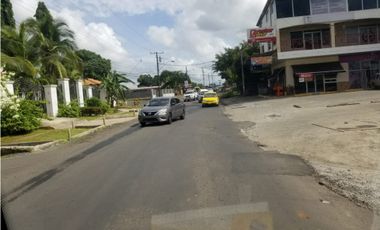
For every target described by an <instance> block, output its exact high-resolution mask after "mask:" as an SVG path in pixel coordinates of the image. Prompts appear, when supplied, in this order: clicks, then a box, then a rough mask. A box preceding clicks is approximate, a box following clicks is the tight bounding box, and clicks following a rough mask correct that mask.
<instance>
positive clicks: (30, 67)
mask: <svg viewBox="0 0 380 230" xmlns="http://www.w3.org/2000/svg"><path fill="white" fill-rule="evenodd" d="M39 35H40V34H39V29H38V27H37V25H36V23H35V21H34V20H33V19H28V20H25V21H23V22H22V23H21V24H20V26H19V28H18V29H16V28H12V27H9V26H3V27H2V28H1V59H2V60H1V62H2V64H3V65H5V68H6V69H7V70H11V71H14V72H16V73H19V74H22V75H24V76H26V77H36V75H37V73H38V69H37V68H36V63H37V55H35V54H36V53H37V52H38V45H37V44H38V43H39V40H40V39H41V36H39Z"/></svg>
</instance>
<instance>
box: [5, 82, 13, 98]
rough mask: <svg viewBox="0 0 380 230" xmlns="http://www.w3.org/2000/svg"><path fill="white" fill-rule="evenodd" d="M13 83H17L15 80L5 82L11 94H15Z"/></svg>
mask: <svg viewBox="0 0 380 230" xmlns="http://www.w3.org/2000/svg"><path fill="white" fill-rule="evenodd" d="M13 83H15V82H14V81H7V82H6V83H5V88H7V91H8V94H9V95H14V94H15V90H14V87H13Z"/></svg>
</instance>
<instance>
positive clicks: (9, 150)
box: [1, 117, 137, 157]
mask: <svg viewBox="0 0 380 230" xmlns="http://www.w3.org/2000/svg"><path fill="white" fill-rule="evenodd" d="M136 120H137V117H136V118H133V119H131V120H128V121H125V122H120V123H114V124H109V125H107V124H106V125H100V126H98V127H96V128H92V129H90V130H88V131H85V132H82V133H79V134H77V135H75V136H72V137H71V140H64V139H62V140H56V141H51V142H48V143H45V144H40V145H35V146H1V157H6V156H9V155H12V154H16V153H32V152H37V151H41V150H44V149H47V148H50V147H53V146H56V145H58V144H62V143H67V142H70V141H73V140H76V139H80V138H82V137H85V136H87V135H90V134H93V133H95V132H97V131H99V130H101V129H104V128H108V127H112V126H114V125H119V124H124V123H129V122H131V123H132V122H134V121H136Z"/></svg>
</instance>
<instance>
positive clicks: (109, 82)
mask: <svg viewBox="0 0 380 230" xmlns="http://www.w3.org/2000/svg"><path fill="white" fill-rule="evenodd" d="M127 83H134V82H133V81H132V80H130V79H128V78H127V77H126V74H123V73H119V72H117V71H113V72H110V73H108V74H107V75H106V76H105V77H104V78H103V80H102V85H101V88H103V89H105V90H106V91H107V102H108V103H109V105H110V106H111V107H112V108H113V102H114V101H117V100H119V99H125V91H127V90H128V87H127V85H126V84H127Z"/></svg>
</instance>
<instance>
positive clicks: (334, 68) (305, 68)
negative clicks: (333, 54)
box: [292, 62, 344, 75]
mask: <svg viewBox="0 0 380 230" xmlns="http://www.w3.org/2000/svg"><path fill="white" fill-rule="evenodd" d="M292 67H293V71H294V73H295V74H297V75H300V74H302V73H339V72H344V69H343V68H342V65H341V64H340V62H325V63H317V64H306V65H293V66H292Z"/></svg>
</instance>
